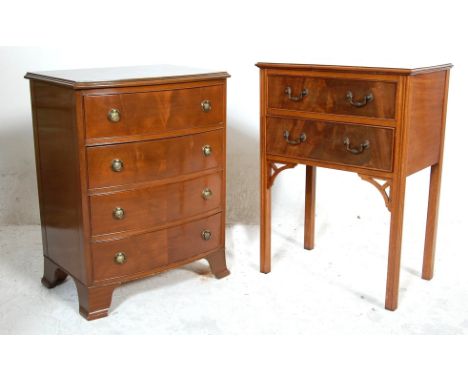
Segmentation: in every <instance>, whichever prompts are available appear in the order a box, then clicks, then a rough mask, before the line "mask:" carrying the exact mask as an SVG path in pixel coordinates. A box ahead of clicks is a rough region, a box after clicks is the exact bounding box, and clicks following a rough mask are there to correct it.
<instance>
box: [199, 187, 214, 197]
mask: <svg viewBox="0 0 468 382" xmlns="http://www.w3.org/2000/svg"><path fill="white" fill-rule="evenodd" d="M201 194H202V198H203V199H205V200H208V199H210V198H211V197H212V196H213V191H211V190H210V189H209V188H205V189H204V190H203V191H202V193H201Z"/></svg>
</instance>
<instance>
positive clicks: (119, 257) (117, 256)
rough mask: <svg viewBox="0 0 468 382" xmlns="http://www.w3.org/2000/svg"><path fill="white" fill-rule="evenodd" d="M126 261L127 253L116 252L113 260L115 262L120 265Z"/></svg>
mask: <svg viewBox="0 0 468 382" xmlns="http://www.w3.org/2000/svg"><path fill="white" fill-rule="evenodd" d="M126 261H127V255H126V254H125V253H124V252H117V253H116V254H115V256H114V262H115V263H116V264H119V265H122V264H123V263H125V262H126Z"/></svg>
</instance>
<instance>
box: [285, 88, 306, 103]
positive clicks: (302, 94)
mask: <svg viewBox="0 0 468 382" xmlns="http://www.w3.org/2000/svg"><path fill="white" fill-rule="evenodd" d="M284 94H286V95H287V96H288V99H289V100H291V101H301V100H302V99H303V98H304V97H306V96H307V95H309V90H307V89H302V91H301V92H300V93H299V95H298V96H293V95H292V89H291V86H287V87H286V88H285V89H284Z"/></svg>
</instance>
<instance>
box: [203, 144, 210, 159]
mask: <svg viewBox="0 0 468 382" xmlns="http://www.w3.org/2000/svg"><path fill="white" fill-rule="evenodd" d="M202 152H203V155H204V156H206V157H209V156H210V155H211V153H212V152H213V149H212V148H211V146H210V145H205V146H203V147H202Z"/></svg>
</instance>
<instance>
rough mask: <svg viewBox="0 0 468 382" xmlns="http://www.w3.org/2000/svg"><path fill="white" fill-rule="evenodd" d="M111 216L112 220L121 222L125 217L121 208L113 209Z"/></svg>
mask: <svg viewBox="0 0 468 382" xmlns="http://www.w3.org/2000/svg"><path fill="white" fill-rule="evenodd" d="M112 215H113V216H114V219H117V220H122V219H123V218H124V217H125V211H124V209H123V208H121V207H115V208H114V211H113V212H112Z"/></svg>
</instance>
